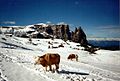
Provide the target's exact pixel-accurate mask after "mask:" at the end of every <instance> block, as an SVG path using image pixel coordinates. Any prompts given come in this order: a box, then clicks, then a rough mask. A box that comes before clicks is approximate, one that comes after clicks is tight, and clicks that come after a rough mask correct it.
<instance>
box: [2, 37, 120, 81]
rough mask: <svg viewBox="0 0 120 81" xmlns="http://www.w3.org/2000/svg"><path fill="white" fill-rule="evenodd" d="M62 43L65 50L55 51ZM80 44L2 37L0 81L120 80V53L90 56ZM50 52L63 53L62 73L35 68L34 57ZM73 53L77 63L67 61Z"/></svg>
mask: <svg viewBox="0 0 120 81" xmlns="http://www.w3.org/2000/svg"><path fill="white" fill-rule="evenodd" d="M48 42H50V43H52V44H53V45H51V44H49V43H48ZM61 43H62V44H63V45H64V48H62V47H60V48H56V47H58V45H60V44H61ZM78 45H79V44H78V43H73V42H69V41H67V43H66V42H64V41H62V40H60V39H55V40H51V39H32V43H29V41H28V39H27V38H18V37H14V36H13V37H6V36H3V35H0V81H119V80H120V51H109V50H98V51H96V53H97V54H89V53H88V52H87V51H84V50H83V49H84V48H83V47H80V46H79V47H78ZM48 46H50V48H48ZM52 47H55V48H52ZM48 52H50V53H51V52H52V53H53V52H54V53H59V54H60V56H61V61H60V68H59V73H52V72H45V71H44V70H43V69H44V68H43V67H42V66H41V65H34V57H35V56H41V55H43V54H45V53H48ZM71 53H74V54H78V56H79V58H78V62H76V61H70V60H67V57H68V55H69V54H71Z"/></svg>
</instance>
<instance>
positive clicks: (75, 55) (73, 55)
mask: <svg viewBox="0 0 120 81" xmlns="http://www.w3.org/2000/svg"><path fill="white" fill-rule="evenodd" d="M67 59H68V60H69V59H70V60H73V59H76V61H78V55H77V54H70V55H69V56H68V58H67Z"/></svg>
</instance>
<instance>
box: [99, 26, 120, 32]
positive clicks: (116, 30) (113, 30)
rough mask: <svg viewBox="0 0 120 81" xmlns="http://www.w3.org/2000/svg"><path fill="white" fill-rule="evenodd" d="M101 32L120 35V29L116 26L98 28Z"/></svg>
mask: <svg viewBox="0 0 120 81" xmlns="http://www.w3.org/2000/svg"><path fill="white" fill-rule="evenodd" d="M98 29H99V31H103V32H110V33H120V27H119V26H117V25H116V26H115V25H108V26H101V27H98Z"/></svg>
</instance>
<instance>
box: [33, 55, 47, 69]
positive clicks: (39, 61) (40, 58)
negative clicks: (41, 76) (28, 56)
mask: <svg viewBox="0 0 120 81" xmlns="http://www.w3.org/2000/svg"><path fill="white" fill-rule="evenodd" d="M36 64H41V65H42V66H44V67H45V66H46V61H45V59H44V57H43V56H38V57H35V63H34V65H36Z"/></svg>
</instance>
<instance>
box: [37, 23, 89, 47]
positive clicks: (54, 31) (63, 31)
mask: <svg viewBox="0 0 120 81" xmlns="http://www.w3.org/2000/svg"><path fill="white" fill-rule="evenodd" d="M36 27H37V29H38V30H39V31H41V30H42V32H43V31H45V32H47V33H48V34H50V35H53V38H58V39H63V40H64V41H67V40H71V41H73V42H77V43H80V44H81V45H83V46H85V45H87V40H86V34H85V33H84V31H83V30H82V28H81V27H79V28H76V29H75V31H72V32H70V29H69V25H67V24H61V25H48V26H46V27H43V26H36Z"/></svg>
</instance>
